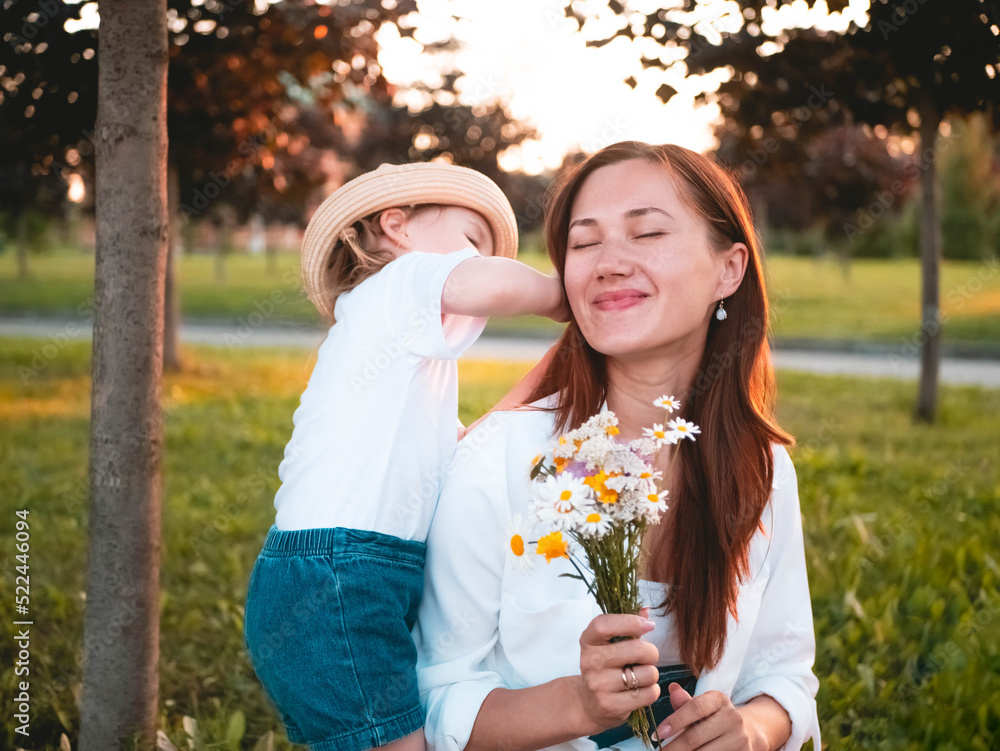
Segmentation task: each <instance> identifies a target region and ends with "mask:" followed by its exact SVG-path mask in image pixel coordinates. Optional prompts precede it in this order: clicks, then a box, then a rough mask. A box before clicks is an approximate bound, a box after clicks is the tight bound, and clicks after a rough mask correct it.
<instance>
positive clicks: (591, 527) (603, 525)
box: [580, 510, 611, 537]
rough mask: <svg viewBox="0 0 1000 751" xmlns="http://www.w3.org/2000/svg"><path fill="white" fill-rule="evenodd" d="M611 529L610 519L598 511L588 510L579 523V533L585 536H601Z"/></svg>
mask: <svg viewBox="0 0 1000 751" xmlns="http://www.w3.org/2000/svg"><path fill="white" fill-rule="evenodd" d="M609 529H611V520H610V519H609V518H608V517H607V516H605V515H604V514H602V513H601V512H600V511H597V510H594V511H590V512H589V513H588V514H587V515H586V516H585V517H584V518H583V521H582V522H581V523H580V534H582V535H586V536H587V537H603V536H604V535H605V534H606V533H607V531H608V530H609Z"/></svg>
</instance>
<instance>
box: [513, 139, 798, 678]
mask: <svg viewBox="0 0 1000 751" xmlns="http://www.w3.org/2000/svg"><path fill="white" fill-rule="evenodd" d="M630 159H644V160H647V161H649V162H652V163H653V164H658V165H661V166H662V167H663V168H664V169H665V170H667V171H668V172H669V173H670V174H671V175H672V177H673V178H674V179H675V180H676V183H677V186H678V189H679V191H680V193H681V195H682V196H683V197H684V199H685V200H686V201H687V202H688V203H689V205H690V206H691V207H692V208H693V209H695V210H696V211H697V212H698V213H699V214H700V215H701V216H702V217H703V218H704V219H705V221H706V223H707V224H708V227H709V232H710V235H709V236H710V238H711V240H712V245H713V247H715V248H716V249H717V250H724V249H728V248H730V247H731V246H732V244H733V243H736V242H741V243H744V244H745V245H746V246H747V248H748V250H749V261H748V263H747V269H746V273H745V274H744V276H743V280H742V282H741V283H740V286H739V288H738V289H737V290H736V292H735V293H733V295H731V296H730V297H729V298H728V299H726V302H725V307H726V311H727V312H728V314H729V316H728V319H727V320H725V321H718V320H716V319H715V317H714V316H713V317H712V319H711V323H710V325H709V328H708V336H707V339H706V342H705V351H704V354H703V355H702V359H701V364H700V366H699V369H698V372H697V375H696V376H695V379H694V383H692V384H691V388H690V390H689V391H688V393H687V397H686V399H685V401H686V404H685V405H684V406H685V409H684V416H685V417H686V418H687V419H689V420H692V421H693V422H695V423H697V424H698V425H700V426H701V428H702V434H701V436H699V438H698V440H697V442H690V441H684V442H682V446H678V447H677V448H678V449H679V453H678V455H677V463H676V465H675V468H676V469H675V473H674V477H673V478H672V484H671V488H670V498H671V502H670V505H671V507H672V509H673V512H672V518H671V519H670V522H669V524H668V526H667V528H666V530H665V532H664V534H663V536H662V538H661V540H662V541H661V543H660V544H659V546H657V547H655V548H654V549H653V550H652V551H651V557H650V561H649V572H650V573H649V576H650V577H651V578H653V579H656V580H657V581H661V582H666V583H668V584H670V586H671V592H670V596H669V597H668V599H667V602H665V603H663V604H662V605H661V607H666V608H667V609H668V610H669V611H671V612H673V614H674V619H675V622H676V625H677V632H678V641H679V644H680V649H681V656H682V659H683V660H684V662H685V663H686V664H687V665H688V666H689V667H691V668H692V670H694V671H695V672H697V673H701V671H702V670H703V669H706V668H710V667H713V666H714V665H715V664H716V663H717V662H718V661H719V658H720V657H721V656H722V653H723V651H724V648H725V642H726V620H727V614H728V613H732V614H733V617H734V618H738V617H739V614H738V613H737V611H736V600H737V595H738V594H739V585H740V582H741V581H746V580H747V578H748V577H749V575H750V573H751V572H750V570H749V568H750V566H749V547H750V540H751V539H752V538H753V536H754V534H755V533H756V531H757V529H758V527H761V528H762V524H763V522H762V519H761V515H762V513H763V511H764V508H765V506H766V505H767V502H768V498H769V497H770V494H771V482H772V478H773V474H774V461H773V455H772V453H771V444H772V443H780V444H790V443H792V438H791V436H789V435H788V434H787V433H785V432H784V431H783V430H782V429H781V428H780V427H779V426H778V424H777V422H776V421H775V418H774V412H773V403H774V391H775V387H774V369H773V367H772V365H771V350H770V346H769V345H768V341H767V322H768V312H767V296H766V294H765V291H764V279H763V273H762V269H761V264H760V255H759V253H760V251H759V247H758V246H759V243H758V240H757V236H756V233H755V231H754V227H753V221H752V219H751V214H750V208H749V206H748V204H747V201H746V197H745V195H744V194H743V191H742V190H741V188H740V187H739V184H738V183H737V182H736V180H735V179H734V178H733V177H731V176H730V175H729V174H728V173H727V172H725V171H724V170H723V169H721V168H720V167H719V166H718V165H716V164H715V163H713V162H712V161H711V160H709V159H708V158H706V157H704V156H701V155H700V154H697V153H695V152H693V151H691V150H689V149H685V148H683V147H680V146H674V145H662V146H651V145H649V144H645V143H640V142H637V141H624V142H622V143H617V144H613V145H611V146H608V147H606V148H604V149H602V150H601V151H599V152H597V153H596V154H594V155H593V156H591V157H590V158H589V159H587V160H585V161H584V162H581V163H580V164H578V165H576V166H575V167H573V168H571V169H569V170H568V171H567V172H566V173H564V174H563V175H562V176H561V177H560V178H559V179H558V180H557V182H556V183H555V184H554V186H553V192H552V194H551V195H552V197H551V201H550V203H549V206H548V211H547V213H546V217H545V240H546V243H547V245H548V252H549V257H550V258H551V259H552V263H553V265H554V266H555V268H556V269H557V270H558V271H559V273H560V275H564V272H565V266H566V248H567V235H568V228H569V221H570V212H571V211H572V207H573V201H574V199H575V197H576V194H577V192H578V190H579V189H580V186H581V185H582V184H583V182H584V181H585V180H586V179H587V177H588V176H590V175H591V174H592V173H593V172H594V171H595V170H598V169H600V168H601V167H605V166H608V165H610V164H616V163H618V162H623V161H626V160H630ZM607 389H608V383H607V371H606V367H605V360H604V355H602V354H601V353H599V352H597V351H596V350H594V349H593V348H592V347H591V346H590V345H589V344H588V343H587V342H586V340H585V339H584V338H583V335H582V334H581V332H580V328H579V326H578V324H577V322H576V321H575V320H571V321H570V322H569V324H568V325H567V327H566V330H565V332H564V333H563V336H562V338H561V340H560V342H559V346H558V348H557V350H556V353H555V356H554V357H553V359H552V363H551V364H550V365H549V367H548V369H547V371H546V372H545V374H544V375H543V376H542V379H541V381H540V382H539V384H538V386H537V388H536V389H535V392H534V393H533V394H532V395H531V396H530V397H529V398H528V402H533V401H535V400H537V399H540V398H542V397H545V396H548V395H550V394H556V393H557V394H558V397H557V401H556V403H555V405H554V406H553V407H551V408H550V409H551V411H554V412H555V413H556V426H557V428H556V429H557V432H562V431H565V430H567V429H570V428H573V427H575V426H577V425H579V424H581V423H582V422H583V421H584V420H586V419H587V418H588V417H590V416H591V415H593V414H595V413H596V412H598V411H600V409H601V405H602V403H603V402H604V400H605V399H606V398H607Z"/></svg>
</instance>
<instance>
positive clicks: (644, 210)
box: [566, 206, 673, 231]
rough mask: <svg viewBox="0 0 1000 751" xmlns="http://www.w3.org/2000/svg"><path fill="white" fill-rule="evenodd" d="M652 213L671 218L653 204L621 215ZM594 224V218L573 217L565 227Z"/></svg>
mask: <svg viewBox="0 0 1000 751" xmlns="http://www.w3.org/2000/svg"><path fill="white" fill-rule="evenodd" d="M654 213H655V214H663V216H665V217H667V219H673V216H671V215H670V214H668V213H667V212H666V211H664V210H663V209H658V208H656V207H655V206H643V207H641V208H638V209H629V210H628V211H626V212H625V213H624V214H623V216H624V217H625V218H626V219H634V218H635V217H637V216H645V215H646V214H654ZM596 224H597V220H596V219H591V218H590V217H584V218H583V219H574V220H573V221H572V222H570V223H569V226H568V227H567V228H566V229H567V231H568V230H571V229H573V227H576V226H577V225H580V226H582V227H593V226H595V225H596Z"/></svg>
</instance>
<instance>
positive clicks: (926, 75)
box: [566, 0, 1000, 422]
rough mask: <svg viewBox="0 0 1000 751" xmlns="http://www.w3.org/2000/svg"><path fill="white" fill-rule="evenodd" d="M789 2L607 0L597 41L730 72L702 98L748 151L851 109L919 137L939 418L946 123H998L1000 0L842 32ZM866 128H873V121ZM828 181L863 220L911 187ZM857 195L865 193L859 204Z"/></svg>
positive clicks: (911, 7) (927, 302) (876, 20)
mask: <svg viewBox="0 0 1000 751" xmlns="http://www.w3.org/2000/svg"><path fill="white" fill-rule="evenodd" d="M803 2H804V4H805V5H806V6H810V7H811V6H813V5H815V4H816V0H796V3H799V4H801V3H803ZM791 4H792V0H740V2H738V3H732V4H731V5H733V6H734V8H735V9H734V11H733V12H731V13H727V14H726V15H724V16H722V17H721V18H720V19H718V20H717V21H715V22H713V23H708V22H706V21H704V20H703V16H702V15H701V14H700V13H699V10H701V8H700V6H702V3H700V2H698V0H682V2H679V3H677V5H676V7H675V8H671V9H660V10H655V11H652V12H649V13H642V12H638V11H635V10H632V9H629V8H628V6H627V5H625V4H623V3H621V2H619V0H608V3H607V5H608V7H609V8H610V9H611V11H612V13H613V14H614V15H616V16H618V17H619V19H620V24H619V26H618V28H617V29H616V30H615V31H614V32H613V33H611V34H603V35H601V36H600V38H598V39H594V40H592V41H590V42H589V44H591V45H593V46H600V45H603V44H607V43H608V42H610V41H611V40H613V39H615V38H617V37H626V38H628V39H636V38H642V39H645V40H651V41H653V42H655V43H656V45H657V46H658V49H659V51H660V54H659V55H656V56H647V55H643V56H642V59H641V61H642V64H643V66H645V67H647V68H654V69H661V70H667V69H668V68H671V67H673V66H674V65H683V66H684V70H685V73H686V75H692V76H700V75H706V74H710V73H714V72H716V71H719V70H727V71H728V72H729V74H730V75H729V78H728V80H727V81H725V82H723V83H722V84H721V85H720V86H719V87H718V89H717V90H716V91H711V92H705V93H703V94H702V95H701V99H702V100H703V101H713V102H715V103H717V104H718V106H719V109H720V111H721V114H722V117H723V120H724V124H723V126H722V128H723V135H728V137H729V139H730V141H731V142H733V143H734V144H735V149H736V151H738V152H740V151H743V150H744V149H750V150H757V151H758V153H759V151H760V150H761V149H763V151H764V154H765V157H766V158H765V161H764V164H767V163H770V162H772V160H771V159H770V154H771V153H772V150H774V151H775V153H780V154H782V155H783V156H784V158H779V159H776V160H773V162H774V166H773V167H772V168H771V169H772V170H780V169H781V168H782V166H783V165H786V164H789V163H791V164H796V163H798V164H799V165H800V167H801V166H803V165H807V164H808V160H801V155H802V153H803V152H805V153H808V150H809V148H810V145H812V144H815V143H816V141H817V138H820V137H823V138H830V137H831V135H830V134H829V133H828V132H827V130H828V129H829V128H830V127H831V126H837V125H841V124H844V123H847V124H848V125H850V124H853V123H855V122H859V123H866V124H867V125H868V126H870V128H871V129H872V130H871V133H873V134H874V135H875V136H877V137H879V138H881V139H887V138H888V137H890V136H894V137H901V138H908V139H912V138H913V137H916V138H917V139H918V142H919V152H917V159H916V162H915V163H914V164H911V165H908V169H907V173H908V174H909V175H910V176H911V177H912V179H914V180H917V181H919V183H920V191H921V204H920V213H919V217H920V256H921V263H922V279H923V283H922V290H921V336H920V338H921V369H920V383H919V387H918V397H917V405H916V411H915V415H916V418H917V419H918V420H922V421H926V422H931V421H933V420H934V416H935V412H936V407H937V387H938V371H939V368H940V359H941V316H940V304H939V303H940V300H939V298H940V281H939V277H940V257H941V230H942V220H941V211H940V209H941V204H940V201H939V199H938V177H937V172H938V161H939V160H938V155H939V152H940V151H943V150H944V148H945V147H946V145H950V141H948V142H946V143H942V142H940V141H939V139H938V133H939V130H940V129H941V124H942V122H943V120H944V119H945V117H947V116H948V115H956V116H967V115H969V114H971V113H975V112H979V113H982V115H983V119H982V120H981V121H980V122H982V123H983V124H984V125H985V124H987V123H988V125H989V129H990V130H991V131H996V129H997V127H998V126H1000V107H998V106H997V103H1000V43H998V37H1000V1H998V0H952V2H947V3H945V2H918V0H912V1H911V2H908V3H893V4H890V3H889V2H888V0H874V1H873V2H872V3H871V5H870V7H869V9H868V22H867V23H866V24H865V25H864V26H858V25H856V24H854V23H851V24H850V25H849V27H848V28H847V30H846V32H845V33H842V34H841V33H836V32H832V31H823V30H819V29H816V28H796V27H792V28H783V29H780V30H779V31H776V32H775V31H774V30H773V29H774V26H773V25H769V24H767V23H765V16H767V15H769V14H772V13H774V12H775V11H776V9H779V8H780V7H781V6H784V5H791ZM848 4H849V3H848V2H847V0H829V2H826V3H825V5H826V6H827V7H828V9H829V10H830V11H832V12H836V11H840V10H843V9H844V8H846V7H847V5H848ZM578 5H582V3H580V2H578V0H569V2H568V3H567V5H566V10H567V14H568V15H571V16H573V17H575V18H577V20H578V22H579V24H580V27H581V29H584V27H585V26H586V23H587V20H588V18H587V16H586V15H585V14H584V13H582V12H578V11H577V9H576V8H575V7H574V6H578ZM765 29H771V31H769V32H768V31H765ZM674 93H675V90H674V89H673V88H672V87H671V86H669V85H668V84H666V83H664V84H663V85H662V86H661V87H660V89H659V90H658V92H657V94H658V95H659V96H660V98H661V99H663V100H664V101H668V100H669V99H670V98H671V97H672V96H673V94H674ZM862 135H863V136H866V137H867V133H864V132H863V134H862ZM720 140H722V139H720ZM781 143H785V144H786V146H785V148H784V149H781V148H779V144H781ZM769 144H772V145H771V146H769ZM731 148H732V146H731ZM857 154H858V151H857V150H855V149H850V148H848V149H845V150H844V151H843V152H841V161H842V163H843V167H844V168H846V169H847V170H849V171H850V170H853V171H857V172H859V173H864V172H869V171H868V170H864V169H861V168H860V167H863V165H859V164H858V162H857ZM764 164H762V165H760V166H762V167H763V166H764ZM824 167H825V172H822V173H818V174H823V175H824V178H825V176H826V175H832V174H835V173H836V172H838V170H834V169H833V166H832V165H831V164H830V163H829V162H827V163H826V164H825V165H824ZM800 174H803V173H802V172H800ZM841 174H844V173H843V171H841ZM868 179H869V181H870V180H871V178H870V177H869V178H868ZM821 182H823V183H824V185H823V189H824V191H825V190H826V189H827V188H829V189H830V192H831V193H832V194H833V196H832V197H831V202H832V203H833V204H834V205H836V206H837V211H836V212H834V214H833V215H832V216H831V217H830V219H831V220H832V219H834V217H835V216H836V214H837V213H841V214H842V213H843V212H845V211H847V212H850V211H851V210H852V209H853V210H854V211H856V212H858V219H859V220H860V219H862V218H864V217H865V216H866V214H865V212H867V218H869V219H870V218H876V219H877V218H878V216H881V214H883V213H885V212H886V211H887V210H888V209H889V207H888V206H886V205H884V204H885V203H886V202H888V201H889V200H890V198H891V199H892V201H891V203H892V204H893V205H897V206H898V205H899V204H900V203H901V201H900V200H898V199H899V198H900V197H901V196H902V195H904V194H905V192H906V191H907V189H908V188H907V185H906V183H905V182H903V181H901V180H899V181H895V183H894V182H891V181H890V183H889V188H890V189H889V191H885V190H884V188H883V189H882V190H876V192H874V193H866V190H865V188H864V181H863V180H862V182H860V183H858V182H855V184H854V186H853V187H854V189H851V190H846V191H844V190H843V189H842V188H843V187H846V186H841V187H840V188H838V186H837V185H836V184H832V185H827V184H825V183H826V181H825V179H824V180H822V181H821ZM852 182H853V181H852ZM876 182H879V181H878V179H877V178H876ZM897 183H898V184H897ZM868 187H871V186H870V185H869V186H868ZM858 188H860V189H858ZM897 188H898V189H897ZM858 200H860V203H855V205H854V206H853V207H852V206H850V205H849V204H850V203H852V202H855V201H858ZM876 212H878V215H877V216H873V215H875V213H876ZM843 229H844V232H845V234H846V235H847V236H848V237H849V238H852V237H857V236H858V235H859V234H861V233H863V232H864V231H865V228H863V227H860V226H858V224H854V223H851V222H844V224H843Z"/></svg>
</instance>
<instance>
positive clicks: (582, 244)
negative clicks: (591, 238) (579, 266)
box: [569, 242, 598, 250]
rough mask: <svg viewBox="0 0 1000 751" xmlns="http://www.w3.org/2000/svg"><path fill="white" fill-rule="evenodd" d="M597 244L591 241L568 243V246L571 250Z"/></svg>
mask: <svg viewBox="0 0 1000 751" xmlns="http://www.w3.org/2000/svg"><path fill="white" fill-rule="evenodd" d="M597 244H598V243H596V242H592V243H577V244H576V245H570V246H569V247H570V248H571V249H572V250H580V249H581V248H589V247H592V246H594V245H597Z"/></svg>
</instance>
